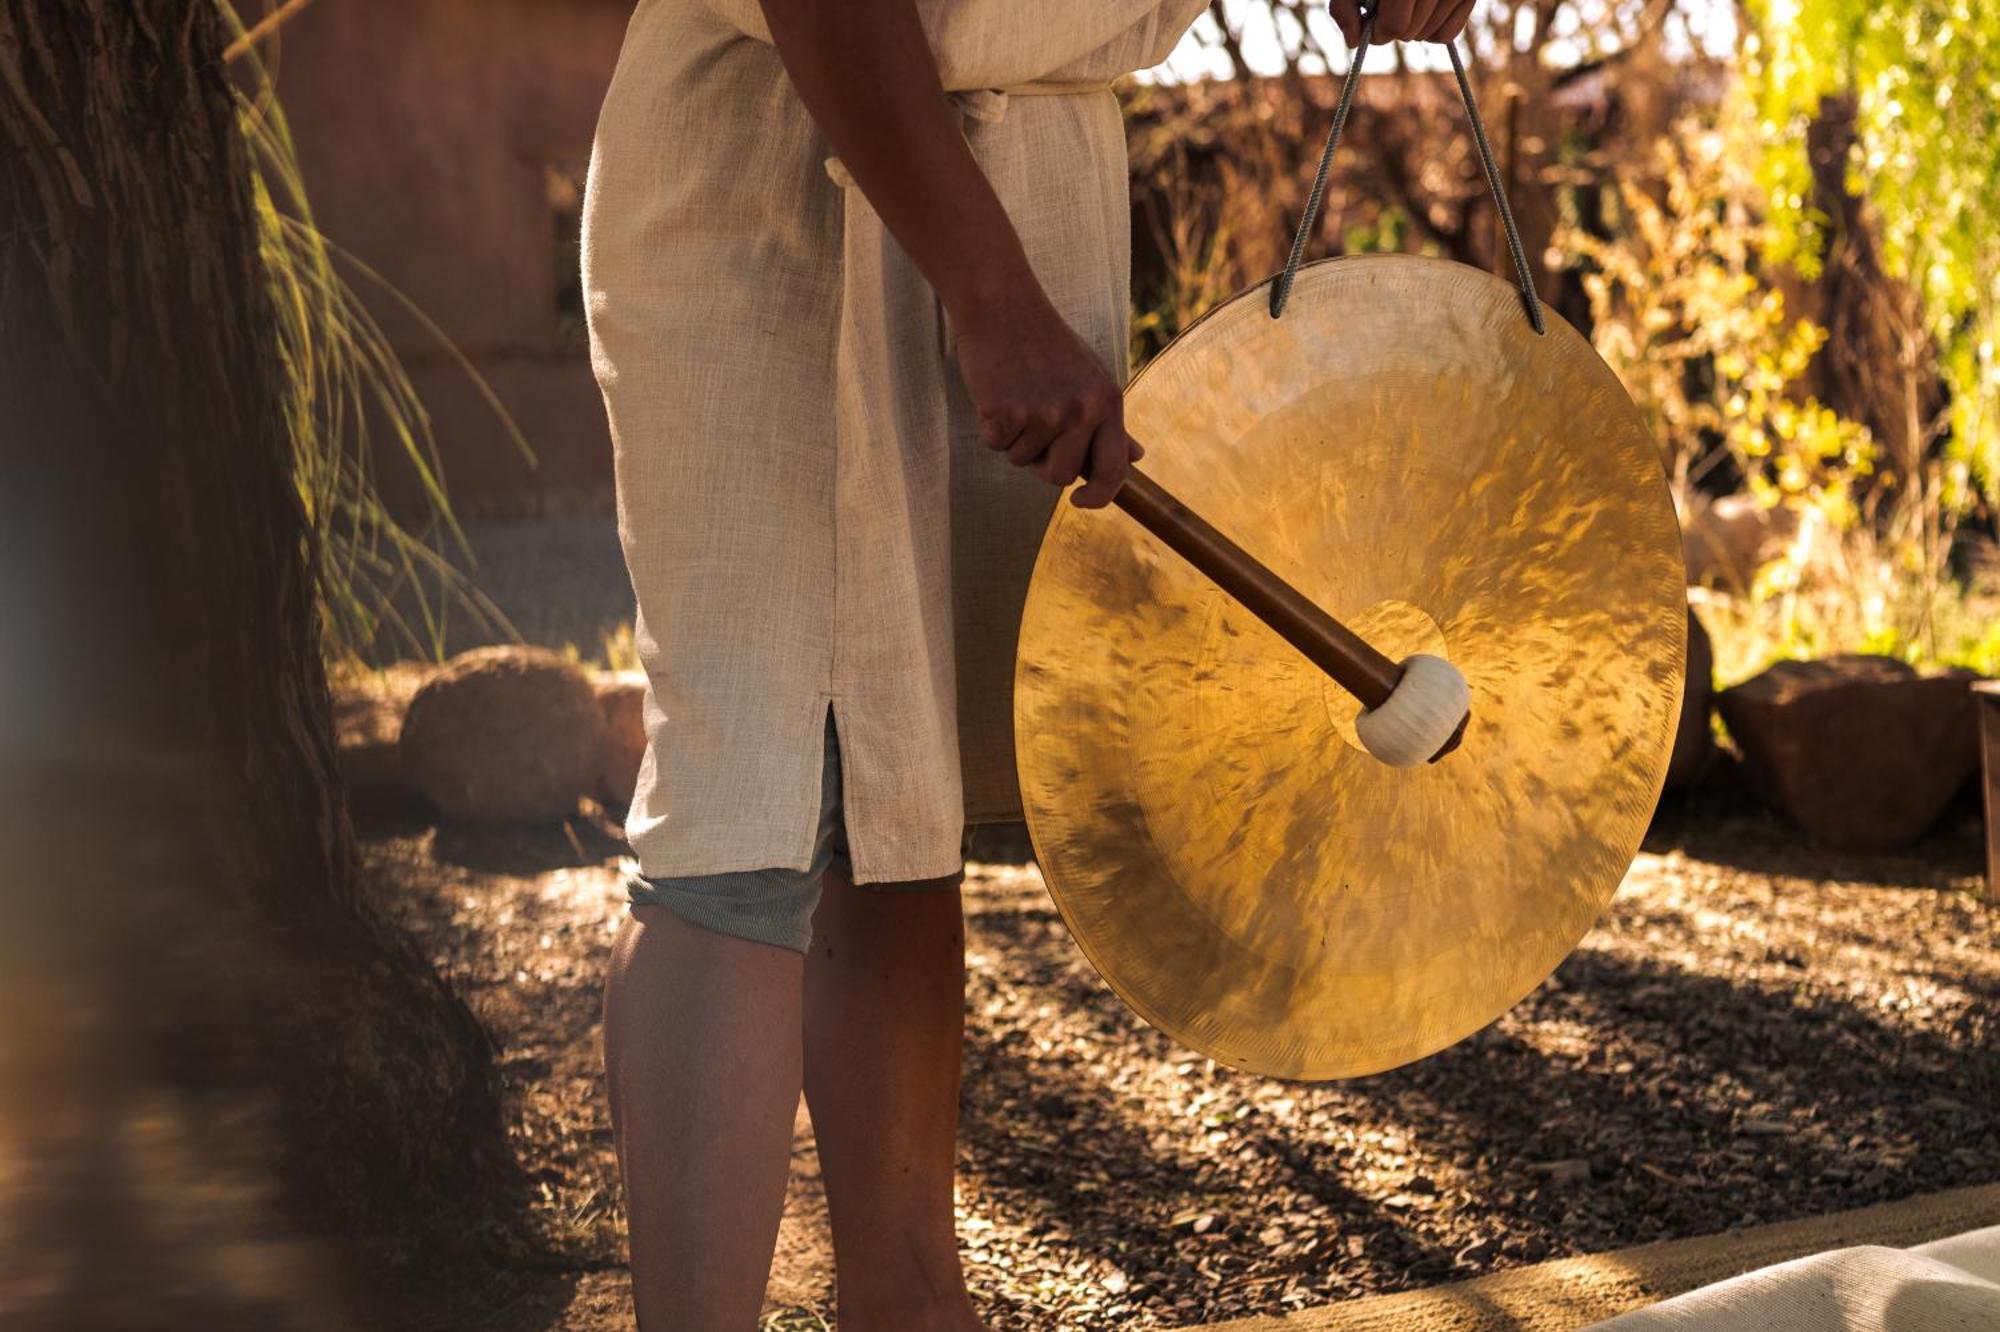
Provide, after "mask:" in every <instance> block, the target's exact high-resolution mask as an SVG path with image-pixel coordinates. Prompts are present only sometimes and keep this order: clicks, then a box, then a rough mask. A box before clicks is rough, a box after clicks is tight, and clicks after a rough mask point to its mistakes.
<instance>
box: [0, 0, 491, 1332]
mask: <svg viewBox="0 0 2000 1332" xmlns="http://www.w3.org/2000/svg"><path fill="white" fill-rule="evenodd" d="M224 36H225V29H224V25H223V23H222V21H221V18H220V15H219V13H218V11H217V10H216V8H215V0H0V432H4V433H0V440H4V448H5V461H4V475H5V477H6V478H7V479H6V482H5V484H4V487H0V552H4V559H0V605H4V606H5V607H6V608H7V611H6V614H7V622H6V624H5V626H4V629H0V836H4V838H5V842H4V844H0V855H4V857H5V859H4V860H0V865H4V866H5V870H4V874H5V875H6V877H5V878H4V879H0V1292H3V1293H0V1307H4V1308H6V1309H7V1310H8V1314H9V1318H10V1325H12V1326H71V1327H81V1326H103V1327H110V1326H116V1327H122V1328H155V1327H197V1326H198V1327H222V1326H248V1325H251V1321H252V1320H254V1321H255V1324H256V1325H258V1326H273V1327H293V1326H296V1327H328V1326H340V1325H344V1323H345V1319H346V1318H348V1317H353V1318H360V1319H367V1320H368V1321H373V1319H372V1318H371V1317H370V1315H369V1314H368V1313H366V1312H365V1311H363V1310H361V1309H359V1308H357V1307H353V1306H352V1305H349V1306H348V1307H347V1308H346V1309H345V1311H344V1312H342V1310H341V1308H340V1302H339V1301H337V1300H335V1299H334V1297H333V1296H332V1295H331V1294H330V1292H331V1291H333V1290H335V1289H338V1288H369V1287H371V1286H379V1284H380V1283H379V1279H378V1278H376V1277H375V1276H372V1275H371V1277H370V1280H369V1283H367V1285H364V1284H363V1283H359V1282H352V1281H350V1280H348V1279H346V1277H345V1276H344V1275H343V1264H345V1263H347V1262H351V1261H352V1260H353V1259H354V1257H355V1255H356V1253H357V1250H356V1248H355V1246H354V1244H353V1240H354V1239H356V1238H357V1237H368V1238H369V1239H371V1240H387V1241H392V1242H393V1243H392V1244H391V1246H390V1247H391V1249H392V1250H393V1251H394V1252H409V1251H411V1245H412V1244H416V1243H419V1242H421V1241H422V1240H423V1239H424V1237H425V1236H426V1235H427V1234H437V1233H443V1232H445V1231H447V1230H449V1229H451V1228H454V1227H459V1226H463V1225H464V1224H465V1222H466V1210H467V1208H468V1207H475V1208H476V1207H477V1206H478V1205H480V1204H481V1200H487V1199H491V1198H493V1197H494V1196H495V1195H494V1190H493V1187H492V1184H493V1181H495V1180H499V1181H501V1182H502V1183H503V1184H504V1182H505V1179H506V1176H507V1172H508V1167H507V1165H506V1159H507V1158H506V1154H505V1152H504V1150H503V1149H502V1148H501V1146H500V1144H501V1135H500V1131H499V1126H498V1125H499V1121H498V1114H497V1100H496V1097H495V1095H494V1082H493V1077H492V1072H491V1059H490V1052H489V1050H488V1047H487V1044H486V1041H485V1038H484V1036H483V1035H482V1033H481V1032H480V1030H479V1028H478V1027H477V1024H476V1023H474V1022H473V1020H472V1019H471V1017H470V1015H469V1013H468V1012H467V1011H466V1010H465V1009H464V1007H463V1006H462V1005H461V1004H460V1003H459V1002H458V1001H457V1000H456V999H455V998H454V997H453V996H452V995H451V994H450V993H449V992H448V991H447V990H446V989H445V987H444V986H443V984H442V983H441V982H440V981H439V980H438V978H437V977H436V975H435V974H434V973H433V972H432V970H431V969H430V967H429V965H428V964H427V963H426V962H425V961H424V960H423V959H422V958H421V957H420V956H418V955H417V953H416V952H415V951H414V950H413V949H412V948H411V947H410V946H409V944H408V943H407V942H406V941H405V940H404V939H403V938H402V937H401V936H400V935H398V934H396V933H394V932H393V931H391V930H389V929H388V928H386V927H385V926H383V925H382V924H381V923H379V922H378V921H377V920H376V919H375V918H374V917H373V916H372V915H371V914H370V913H369V912H368V911H367V910H366V908H365V906H364V904H363V903H362V902H361V901H360V900H359V897H358V894H357V890H356V883H355V875H354V864H353V858H352V848H351V839H350V834H349V830H348V823H347V817H346V812H345V808H344V804H343V800H342V796H341V793H340V791H339V789H338V785H337V782H336V779H335V775H334V767H333V761H332V754H333V746H332V739H331V721H330V705H329V700H328V694H327V684H326V679H325V674H324V670H323V667H322V663H321V658H320V644H319V625H318V621H317V611H316V602H315V597H314V560H315V558H316V555H317V552H315V551H314V550H313V549H312V548H311V540H310V534H309V529H308V527H307V525H306V523H305V521H304V514H303V512H302V510H301V507H300V502H299V499H298V496H297V493H296V491H295V490H294V488H293V484H292V478H291V467H292V438H291V435H290V427H289V421H288V417H287V403H288V395H287V379H286V374H287V369H286V367H285V366H284V365H283V364H281V362H280V360H279V357H278V355H277V350H276V349H277V346H278V342H277V338H276V335H275V331H274V318H275V314H274V311H273V309H272V307H271V304H270V296H269V289H268V287H267V285H266V280H265V275H264V271H263V269H262V267H261V260H260V256H259V253H258V233H257V227H256V218H255V213H254V211H253V210H254V207H255V200H254V198H253V195H252V187H251V181H250V175H249V172H248V170H247V164H246V157H245V149H244V145H243V143H242V140H241V138H240V135H239V132H238V128H237V123H236V110H235V106H234V102H233V98H232V93H231V89H230V87H229V85H228V82H227V80H226V79H225V77H224V73H223V69H222V65H221V61H220V58H219V55H220V51H221V47H222V42H223V38H224ZM314 1235H318V1236H324V1237H340V1238H342V1239H344V1240H345V1241H347V1242H345V1243H340V1244H335V1245H332V1246H317V1247H314V1246H302V1245H300V1244H299V1243H297V1242H296V1241H298V1240H300V1239H301V1238H302V1237H307V1236H314ZM374 1256H379V1255H374ZM23 1278H27V1279H28V1280H27V1284H25V1285H20V1286H19V1290H27V1291H34V1292H37V1294H36V1296H35V1299H36V1300H38V1302H32V1303H30V1304H28V1305H26V1306H24V1305H23V1304H22V1303H20V1302H19V1301H20V1300H21V1299H23V1298H26V1297H24V1296H22V1295H20V1294H19V1293H18V1292H17V1291H16V1290H6V1289H5V1288H6V1287H7V1286H8V1285H9V1283H10V1281H12V1282H15V1283H19V1282H20V1281H21V1280H22V1279H23ZM24 1309H25V1312H23V1311H24Z"/></svg>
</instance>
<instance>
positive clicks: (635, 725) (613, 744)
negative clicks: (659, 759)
mask: <svg viewBox="0 0 2000 1332" xmlns="http://www.w3.org/2000/svg"><path fill="white" fill-rule="evenodd" d="M597 702H598V705H599V706H600V707H602V708H603V709H604V763H603V765H602V767H601V768H600V770H599V772H598V775H597V794H598V796H599V798H600V799H602V800H603V801H604V803H605V804H607V805H629V804H631V803H632V788H633V786H634V785H636V784H637V782H638V780H639V764H640V762H641V761H642V760H643V759H644V758H645V757H646V673H645V672H644V671H612V672H607V673H606V674H604V675H601V676H599V677H598V680H597Z"/></svg>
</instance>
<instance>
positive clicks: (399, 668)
mask: <svg viewBox="0 0 2000 1332" xmlns="http://www.w3.org/2000/svg"><path fill="white" fill-rule="evenodd" d="M436 669H437V668H436V667H434V666H431V665H429V664H427V663H422V662H403V663H398V664H396V665H394V666H388V667H384V668H383V669H382V670H379V671H369V672H367V673H365V674H357V675H355V676H353V677H351V678H348V679H344V680H342V681H340V682H339V683H337V684H335V685H334V687H333V734H334V747H335V748H334V755H335V759H336V761H337V763H338V764H339V767H340V776H341V780H342V781H343V782H344V783H345V785H346V787H347V802H348V806H349V807H350V808H351V809H353V810H354V811H355V812H356V813H359V814H401V813H408V812H411V811H414V810H422V809H424V808H425V807H426V805H427V803H428V802H427V801H426V800H425V799H424V793H423V791H422V789H421V788H419V787H418V785H417V782H416V779H415V778H414V777H413V776H411V775H410V768H409V764H408V763H406V762H405V761H404V759H403V749H402V745H401V744H400V743H399V739H400V736H401V733H402V729H403V710H404V709H405V708H407V707H408V706H409V703H410V697H411V696H412V695H413V694H415V693H416V692H417V690H418V689H420V688H422V687H423V683H424V681H426V680H428V679H430V677H431V675H432V674H433V673H434V672H435V671H436Z"/></svg>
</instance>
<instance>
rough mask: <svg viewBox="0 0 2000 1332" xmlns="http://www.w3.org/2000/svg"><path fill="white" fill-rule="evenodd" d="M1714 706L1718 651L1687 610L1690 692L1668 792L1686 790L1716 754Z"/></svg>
mask: <svg viewBox="0 0 2000 1332" xmlns="http://www.w3.org/2000/svg"><path fill="white" fill-rule="evenodd" d="M1714 703H1715V649H1714V648H1713V647H1711V646H1710V645H1709V641H1708V630H1706V629H1704V628H1702V627H1701V620H1700V619H1699V618H1698V617H1697V616H1696V615H1695V613H1694V607H1692V606H1690V607H1688V646H1687V692H1686V693H1684V694H1683V695H1681V724H1680V729H1679V730H1678V731H1676V732H1675V733H1674V756H1673V757H1672V758H1671V759H1669V760H1668V761H1667V790H1669V791H1684V790H1686V789H1687V788H1688V787H1689V786H1690V785H1692V784H1693V783H1694V779H1695V778H1696V776H1698V775H1699V774H1700V772H1701V770H1702V769H1703V768H1704V767H1705V766H1707V764H1708V757H1709V755H1710V754H1712V753H1714V752H1715V731H1714V729H1713V728H1711V727H1710V726H1709V720H1708V719H1709V710H1710V709H1711V708H1712V707H1713V706H1714Z"/></svg>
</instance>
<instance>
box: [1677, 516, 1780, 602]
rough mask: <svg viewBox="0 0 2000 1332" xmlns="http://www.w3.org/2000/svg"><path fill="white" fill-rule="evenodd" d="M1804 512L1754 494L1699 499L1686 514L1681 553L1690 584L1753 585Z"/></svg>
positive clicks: (1736, 586) (1740, 587)
mask: <svg viewBox="0 0 2000 1332" xmlns="http://www.w3.org/2000/svg"><path fill="white" fill-rule="evenodd" d="M1798 529H1799V516H1798V514H1797V513H1795V512H1794V511H1792V510H1790V509H1786V508H1767V507H1765V506H1764V505H1761V504H1759V503H1758V502H1757V501H1756V500H1755V499H1753V498H1752V497H1751V496H1749V495H1724V496H1722V497H1721V498H1719V499H1713V500H1710V499H1696V500H1695V501H1694V502H1693V503H1691V504H1690V505H1689V507H1688V510H1687V512H1686V514H1685V515H1683V518H1682V523H1681V556H1682V558H1683V559H1684V560H1685V561H1686V563H1687V580H1688V584H1689V586H1710V585H1712V586H1720V587H1727V588H1733V589H1735V590H1737V591H1746V590H1748V588H1749V586H1750V583H1751V580H1752V579H1754V578H1756V576H1757V571H1758V570H1759V569H1761V568H1762V567H1763V566H1764V564H1765V562H1766V561H1768V560H1771V559H1774V558H1776V557H1777V554H1778V552H1779V551H1780V550H1781V549H1782V548H1783V546H1784V544H1785V543H1786V542H1787V541H1790V540H1791V539H1792V538H1793V537H1794V536H1796V535H1797V534H1798Z"/></svg>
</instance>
